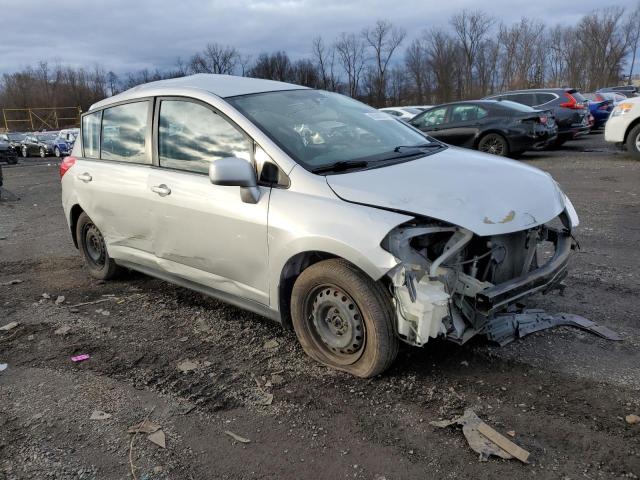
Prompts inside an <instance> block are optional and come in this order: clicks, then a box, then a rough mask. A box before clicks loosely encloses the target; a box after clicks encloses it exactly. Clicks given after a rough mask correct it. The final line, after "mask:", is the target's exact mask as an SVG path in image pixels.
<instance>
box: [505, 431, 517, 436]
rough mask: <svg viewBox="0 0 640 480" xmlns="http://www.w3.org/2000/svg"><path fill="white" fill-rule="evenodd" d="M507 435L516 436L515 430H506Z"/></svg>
mask: <svg viewBox="0 0 640 480" xmlns="http://www.w3.org/2000/svg"><path fill="white" fill-rule="evenodd" d="M507 435H509V436H510V437H515V436H516V432H515V430H509V431H508V432H507Z"/></svg>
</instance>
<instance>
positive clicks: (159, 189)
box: [151, 183, 171, 197]
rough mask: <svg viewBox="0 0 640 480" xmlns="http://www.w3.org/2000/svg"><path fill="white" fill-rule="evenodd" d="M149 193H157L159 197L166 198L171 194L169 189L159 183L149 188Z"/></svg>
mask: <svg viewBox="0 0 640 480" xmlns="http://www.w3.org/2000/svg"><path fill="white" fill-rule="evenodd" d="M151 191H152V192H153V193H157V194H158V195H160V196H161V197H166V196H167V195H169V194H170V193H171V189H170V188H169V187H167V186H166V185H165V184H164V183H161V184H160V185H154V186H153V187H151Z"/></svg>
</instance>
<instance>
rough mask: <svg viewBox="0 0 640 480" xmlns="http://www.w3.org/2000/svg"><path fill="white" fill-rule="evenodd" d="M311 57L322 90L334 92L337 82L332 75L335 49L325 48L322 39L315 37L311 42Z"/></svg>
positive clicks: (332, 47)
mask: <svg viewBox="0 0 640 480" xmlns="http://www.w3.org/2000/svg"><path fill="white" fill-rule="evenodd" d="M312 56H313V58H314V60H315V63H316V67H317V69H318V73H319V75H320V80H321V86H322V88H323V89H324V90H330V91H336V89H337V84H338V82H337V79H336V76H335V74H334V64H335V56H336V49H335V47H334V46H329V47H327V46H326V45H325V44H324V41H323V40H322V37H320V36H318V37H315V38H314V39H313V42H312Z"/></svg>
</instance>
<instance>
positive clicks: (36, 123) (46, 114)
mask: <svg viewBox="0 0 640 480" xmlns="http://www.w3.org/2000/svg"><path fill="white" fill-rule="evenodd" d="M81 113H82V109H81V108H80V107H42V108H35V107H30V108H3V109H2V120H3V121H4V128H5V129H6V130H7V131H10V130H32V131H33V130H57V129H59V128H64V127H67V128H69V127H79V126H80V114H81Z"/></svg>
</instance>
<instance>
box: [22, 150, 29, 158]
mask: <svg viewBox="0 0 640 480" xmlns="http://www.w3.org/2000/svg"><path fill="white" fill-rule="evenodd" d="M28 156H29V151H28V150H27V147H22V157H23V158H27V157H28Z"/></svg>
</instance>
